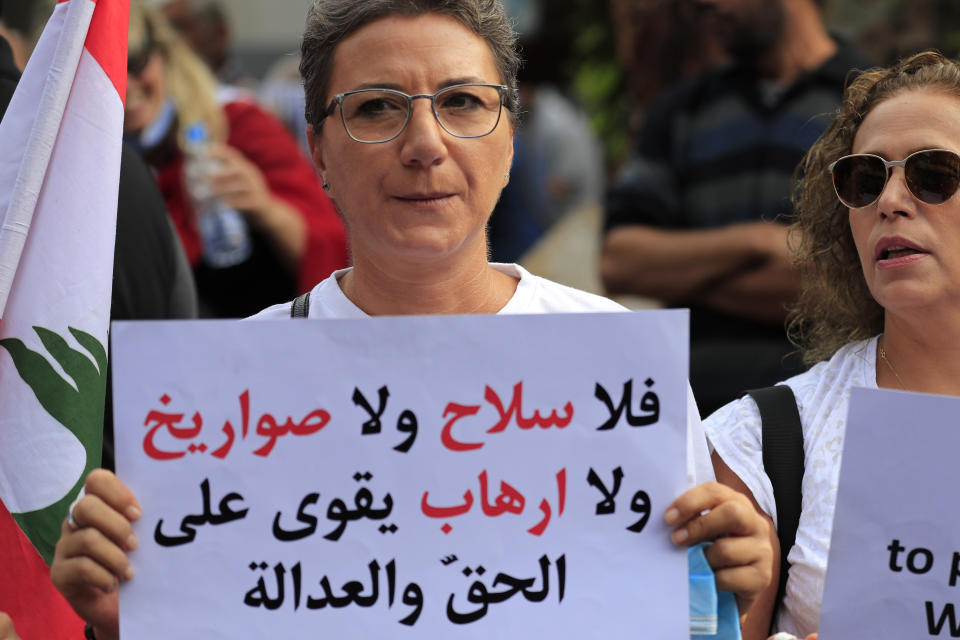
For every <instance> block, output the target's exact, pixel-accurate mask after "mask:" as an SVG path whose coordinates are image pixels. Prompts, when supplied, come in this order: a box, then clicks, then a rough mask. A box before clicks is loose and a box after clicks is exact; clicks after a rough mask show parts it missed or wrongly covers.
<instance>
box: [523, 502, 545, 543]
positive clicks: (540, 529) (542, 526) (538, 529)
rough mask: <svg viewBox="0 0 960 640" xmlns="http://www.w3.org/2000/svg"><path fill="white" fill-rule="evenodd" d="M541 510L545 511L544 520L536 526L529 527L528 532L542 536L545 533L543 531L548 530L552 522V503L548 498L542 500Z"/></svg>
mask: <svg viewBox="0 0 960 640" xmlns="http://www.w3.org/2000/svg"><path fill="white" fill-rule="evenodd" d="M540 511H542V512H543V520H541V521H540V522H539V523H537V524H536V525H535V526H533V527H530V528H529V529H527V533H532V534H533V535H535V536H540V535H543V532H544V531H546V530H547V525H548V524H549V523H550V503H549V502H547V499H546V498H544V499H543V500H541V501H540Z"/></svg>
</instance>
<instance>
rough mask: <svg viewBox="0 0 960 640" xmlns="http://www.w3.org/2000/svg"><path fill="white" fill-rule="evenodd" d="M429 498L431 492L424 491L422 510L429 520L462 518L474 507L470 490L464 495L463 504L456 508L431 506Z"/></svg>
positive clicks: (421, 502) (421, 500)
mask: <svg viewBox="0 0 960 640" xmlns="http://www.w3.org/2000/svg"><path fill="white" fill-rule="evenodd" d="M429 496H430V492H429V491H424V492H423V498H421V499H420V510H421V511H422V512H423V515H425V516H427V517H428V518H452V517H453V516H460V515H463V514H465V513H467V512H468V511H470V507H472V506H473V493H472V492H471V491H470V490H469V489H467V492H466V493H464V494H463V504H458V505H456V506H454V507H433V506H430V504H428V503H427V500H428V499H429Z"/></svg>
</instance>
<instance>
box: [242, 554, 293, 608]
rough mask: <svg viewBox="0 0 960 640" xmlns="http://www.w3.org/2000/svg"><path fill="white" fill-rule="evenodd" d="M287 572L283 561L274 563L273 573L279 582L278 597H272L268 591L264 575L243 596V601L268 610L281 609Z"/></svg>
mask: <svg viewBox="0 0 960 640" xmlns="http://www.w3.org/2000/svg"><path fill="white" fill-rule="evenodd" d="M264 564H265V563H264ZM260 566H263V565H260ZM286 573H287V569H286V567H284V566H283V563H281V562H278V563H277V564H276V565H274V567H273V575H274V578H275V579H276V584H277V595H276V597H273V598H271V597H270V595H269V594H268V592H267V585H266V581H265V580H264V579H263V576H260V577H259V578H258V579H257V586H255V587H254V588H253V589H250V590H249V591H247V594H246V595H245V596H244V598H243V603H244V604H245V605H247V606H248V607H263V608H265V609H267V610H268V611H275V610H277V609H279V608H280V607H281V606H283V596H284V582H285V580H284V576H286Z"/></svg>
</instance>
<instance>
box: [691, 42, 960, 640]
mask: <svg viewBox="0 0 960 640" xmlns="http://www.w3.org/2000/svg"><path fill="white" fill-rule="evenodd" d="M958 152H960V65H958V64H957V63H955V62H953V61H950V60H947V59H946V58H944V57H943V56H941V55H940V54H938V53H932V52H928V53H921V54H917V55H915V56H912V57H910V58H908V59H906V60H904V61H902V62H901V63H899V64H898V65H896V66H894V67H891V68H889V69H882V70H874V71H870V72H867V73H864V74H862V75H861V76H860V77H858V78H857V79H856V80H855V81H854V82H853V83H852V84H851V86H850V87H849V88H848V89H847V92H846V95H845V97H844V102H843V105H842V106H841V108H840V113H839V115H838V116H837V119H836V120H835V121H834V123H833V124H832V125H831V126H830V127H829V128H828V129H827V131H826V132H825V133H824V134H823V136H822V137H821V138H820V139H819V140H818V141H817V143H816V144H815V145H814V146H813V147H812V148H811V149H810V152H809V153H808V155H807V157H806V159H805V161H804V164H803V166H802V171H803V178H802V180H801V181H800V184H799V185H798V188H797V194H798V195H797V202H796V204H797V206H796V211H797V219H796V222H795V223H794V226H793V236H792V237H793V238H794V239H795V241H796V245H797V249H798V253H799V262H800V266H801V270H802V276H803V283H804V286H803V292H802V294H801V297H800V300H799V302H798V304H797V307H796V308H795V309H794V310H793V314H792V318H791V320H790V325H789V326H790V329H791V332H792V334H793V336H794V337H795V338H796V339H797V341H798V342H799V344H800V345H801V346H802V348H803V352H804V356H805V358H806V360H807V362H809V363H817V364H815V365H814V366H813V368H812V369H811V370H810V371H808V372H806V373H804V374H801V375H799V376H796V377H794V378H791V379H789V380H787V381H786V382H785V383H784V384H786V385H788V386H789V387H790V388H791V389H792V390H793V392H794V394H795V396H796V400H797V406H798V408H799V412H800V418H801V424H802V428H803V439H804V452H805V456H806V463H805V468H806V471H805V474H804V476H803V483H802V491H803V500H802V512H801V516H800V524H799V528H798V530H797V535H796V543H795V544H794V546H793V548H791V549H783V550H781V553H788V554H789V556H788V559H789V561H790V570H789V574H788V576H789V579H788V580H787V583H786V589H785V597H784V599H783V601H782V606H781V607H780V612H779V614H778V616H777V620H776V621H775V628H776V629H778V630H782V631H786V632H789V633H793V634H797V635H803V634H808V633H811V632H813V631H815V630H816V627H817V624H818V621H819V617H820V604H821V600H822V596H823V585H824V577H825V573H826V564H827V553H828V549H829V544H830V535H831V528H832V522H833V511H834V505H835V503H836V494H837V482H838V476H839V462H840V453H841V451H842V449H843V442H844V430H845V426H846V424H845V423H846V415H847V407H848V404H849V400H850V389H851V387H854V386H860V387H868V388H877V387H881V388H889V389H902V390H909V391H923V392H929V393H940V394H950V395H960V382H958V381H960V350H958V348H957V345H958V344H960V196H958V195H957V190H958V188H960V153H958ZM705 428H706V430H707V433H708V436H709V437H710V440H711V442H712V443H713V445H714V446H715V448H716V452H715V456H714V457H715V461H714V462H715V466H716V467H717V476H718V479H719V480H720V481H721V482H725V483H726V484H728V485H730V486H731V487H734V488H736V489H739V490H740V491H742V492H744V493H745V494H746V495H747V496H748V497H750V498H751V500H753V502H754V506H755V507H756V508H757V509H758V511H760V512H761V513H762V514H763V515H764V517H766V518H768V519H771V522H772V517H771V514H776V503H775V501H774V498H773V492H772V488H771V483H770V481H769V479H768V477H767V476H766V475H765V473H764V470H763V464H762V453H761V435H760V434H761V421H760V416H759V411H758V409H757V405H756V403H755V402H754V401H753V400H752V399H751V398H749V397H744V398H743V399H741V400H738V401H735V402H733V403H731V404H729V405H727V406H725V407H723V408H722V409H720V410H719V411H717V412H716V413H715V414H713V415H712V416H710V418H708V419H707V421H706V422H705ZM778 563H779V560H777V561H776V563H775V565H776V564H778ZM776 585H777V581H776V580H774V581H773V582H772V583H771V586H770V587H769V588H768V593H767V594H766V596H765V597H764V598H763V599H764V600H765V601H766V602H767V603H768V606H771V608H772V603H773V601H774V592H775V591H776Z"/></svg>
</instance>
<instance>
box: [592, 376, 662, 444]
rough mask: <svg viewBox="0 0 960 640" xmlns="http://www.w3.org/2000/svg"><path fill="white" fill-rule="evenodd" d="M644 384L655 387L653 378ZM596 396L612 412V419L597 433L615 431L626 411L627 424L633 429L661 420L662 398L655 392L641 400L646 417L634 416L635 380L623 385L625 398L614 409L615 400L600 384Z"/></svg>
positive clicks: (648, 393)
mask: <svg viewBox="0 0 960 640" xmlns="http://www.w3.org/2000/svg"><path fill="white" fill-rule="evenodd" d="M644 384H645V385H646V386H647V387H648V388H650V387H653V385H654V381H653V379H652V378H647V379H646V381H645V382H644ZM594 396H596V398H597V399H598V400H600V401H601V402H603V404H604V405H606V407H607V411H609V412H610V418H609V419H608V420H607V421H606V422H604V423H603V424H602V425H600V426H599V427H597V431H606V430H609V429H613V428H614V427H615V426H617V423H619V422H620V418H621V416H622V415H623V413H624V410H626V414H627V415H626V418H627V424H629V425H630V426H631V427H645V426H649V425H651V424H654V423H656V422H657V420H659V419H660V398H659V397H657V394H656V393H654V392H653V391H647V392H645V393H644V394H643V397H642V398H640V410H641V411H644V412H646V413H645V415H634V413H633V409H632V407H631V405H632V404H633V380H632V379H630V380H627V381H626V382H624V383H623V396H622V397H621V399H620V404H619V405H617V406H616V407H614V404H613V399H612V398H611V397H610V394H609V393H607V390H606V389H604V388H603V386H602V385H601V384H600V383H599V382H598V383H597V385H596V387H595V388H594Z"/></svg>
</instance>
